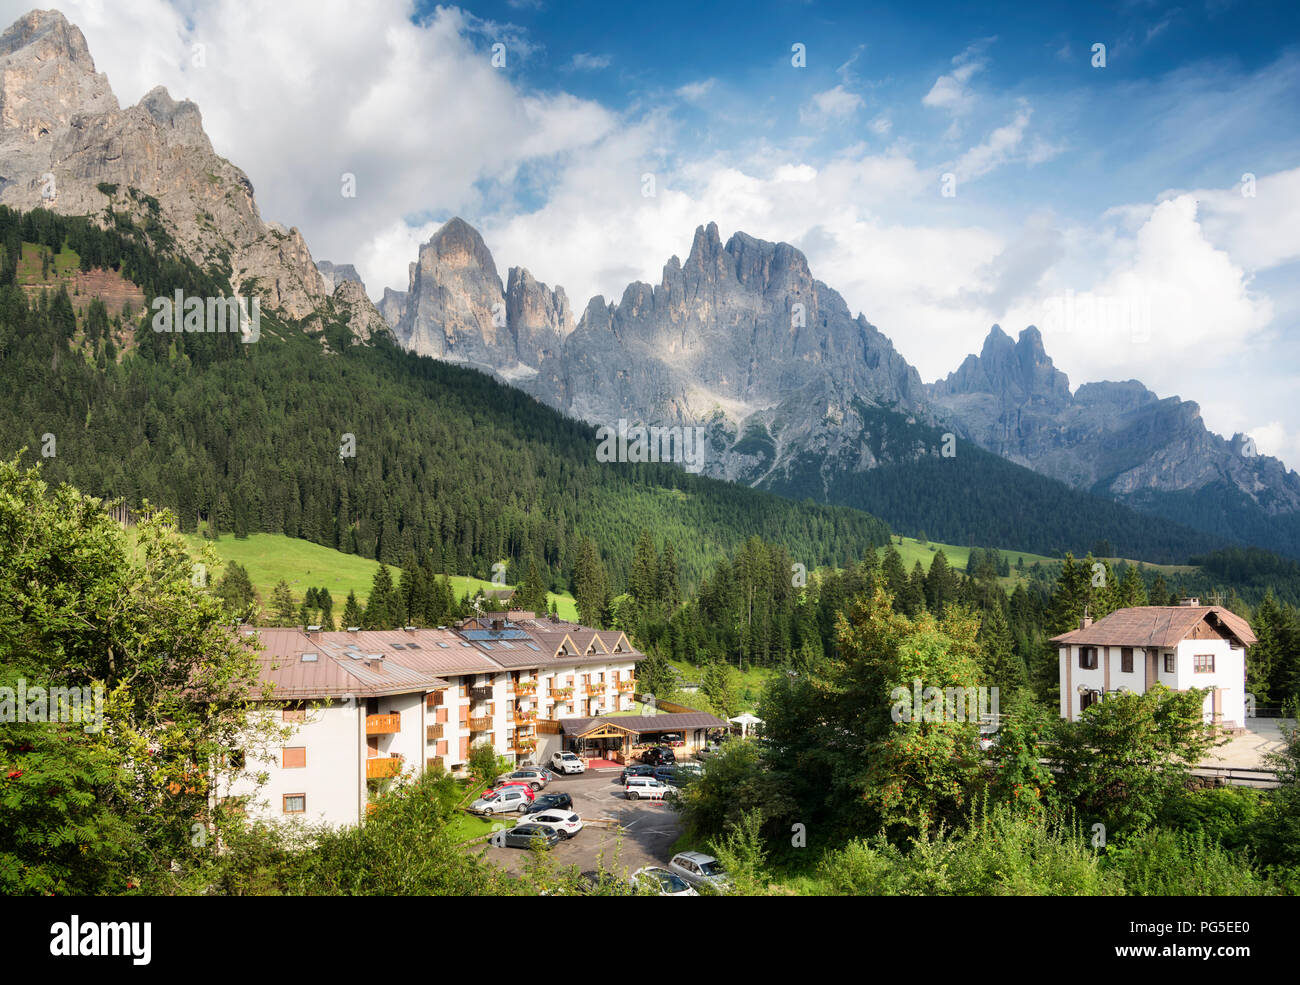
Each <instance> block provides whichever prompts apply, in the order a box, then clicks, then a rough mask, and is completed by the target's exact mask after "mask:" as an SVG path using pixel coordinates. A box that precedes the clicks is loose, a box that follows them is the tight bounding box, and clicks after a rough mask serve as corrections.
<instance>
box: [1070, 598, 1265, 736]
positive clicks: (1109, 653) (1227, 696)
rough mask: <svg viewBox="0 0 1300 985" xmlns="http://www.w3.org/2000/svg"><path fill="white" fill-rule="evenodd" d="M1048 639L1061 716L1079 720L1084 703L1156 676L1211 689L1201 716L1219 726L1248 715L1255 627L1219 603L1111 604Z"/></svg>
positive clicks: (1181, 687)
mask: <svg viewBox="0 0 1300 985" xmlns="http://www.w3.org/2000/svg"><path fill="white" fill-rule="evenodd" d="M1052 642H1054V643H1056V644H1057V645H1058V646H1059V648H1060V649H1059V661H1060V674H1061V678H1060V680H1061V717H1062V718H1065V719H1068V720H1070V721H1075V720H1077V719H1078V717H1079V715H1080V713H1081V712H1082V711H1083V709H1085V708H1087V707H1088V706H1089V705H1091V704H1092V703H1093V702H1095V701H1103V700H1105V696H1106V695H1107V694H1111V693H1114V692H1116V691H1133V692H1136V693H1138V694H1142V693H1145V692H1146V691H1148V690H1149V689H1151V688H1152V687H1154V686H1155V685H1156V684H1157V683H1160V684H1164V685H1166V686H1167V687H1170V688H1173V689H1174V690H1178V691H1185V690H1189V689H1191V688H1208V689H1209V694H1207V695H1206V697H1205V706H1204V711H1205V720H1206V721H1207V722H1215V723H1218V724H1220V725H1222V726H1223V727H1224V728H1241V727H1243V726H1244V725H1245V721H1246V650H1247V648H1249V647H1250V646H1252V645H1253V644H1254V643H1255V642H1256V640H1255V634H1254V633H1253V632H1251V629H1250V624H1249V623H1248V622H1246V620H1245V619H1242V618H1241V616H1239V615H1237V614H1236V613H1234V612H1232V611H1230V610H1228V609H1225V608H1223V607H1222V606H1219V605H1200V604H1199V602H1198V601H1197V600H1196V599H1188V600H1186V601H1185V602H1184V603H1183V604H1182V605H1168V606H1154V605H1148V606H1139V607H1135V608H1129V609H1116V610H1115V611H1114V612H1112V613H1111V614H1110V615H1108V616H1106V617H1105V618H1104V619H1099V620H1097V621H1096V622H1093V621H1092V620H1090V619H1088V618H1086V617H1085V618H1084V619H1083V620H1082V624H1081V625H1080V627H1079V628H1078V629H1075V630H1071V631H1070V632H1068V633H1062V634H1061V635H1060V636H1054V637H1053V638H1052Z"/></svg>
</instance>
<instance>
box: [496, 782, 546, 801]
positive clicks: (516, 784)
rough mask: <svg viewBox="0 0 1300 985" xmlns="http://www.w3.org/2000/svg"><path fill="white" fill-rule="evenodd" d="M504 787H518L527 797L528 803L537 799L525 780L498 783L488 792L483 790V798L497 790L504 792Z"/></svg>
mask: <svg viewBox="0 0 1300 985" xmlns="http://www.w3.org/2000/svg"><path fill="white" fill-rule="evenodd" d="M506 787H519V788H520V789H521V790H523V791H524V793H526V794H527V795H528V799H529V800H530V801H532V800H536V799H537V794H536V792H535V791H534V790H533V788H532V787H531V786H529V785H528V781H527V780H507V781H506V782H505V783H498V784H497V785H496V786H495V787H492V788H490V789H488V790H484V791H483V796H484V797H486V796H487V795H488V794H490V793H495V792H496V791H498V790H504V789H505V788H506Z"/></svg>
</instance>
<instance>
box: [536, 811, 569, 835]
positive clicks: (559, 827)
mask: <svg viewBox="0 0 1300 985" xmlns="http://www.w3.org/2000/svg"><path fill="white" fill-rule="evenodd" d="M528 823H529V824H545V825H547V826H548V827H551V828H554V829H555V830H556V831H558V832H559V833H560V837H562V838H572V837H573V836H574V835H576V834H577V833H578V832H579V831H581V830H582V818H580V817H578V815H577V814H575V813H574V812H573V811H559V810H550V811H538V812H537V813H536V814H529V815H528Z"/></svg>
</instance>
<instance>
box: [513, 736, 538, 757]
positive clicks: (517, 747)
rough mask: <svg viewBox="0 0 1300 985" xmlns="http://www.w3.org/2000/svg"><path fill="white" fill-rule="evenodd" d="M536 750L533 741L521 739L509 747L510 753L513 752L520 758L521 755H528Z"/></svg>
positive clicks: (534, 741) (535, 744)
mask: <svg viewBox="0 0 1300 985" xmlns="http://www.w3.org/2000/svg"><path fill="white" fill-rule="evenodd" d="M536 748H537V742H536V740H534V739H523V740H516V742H515V743H514V745H512V746H511V747H510V751H511V752H513V753H514V754H515V755H517V756H521V755H523V754H525V753H530V752H532V751H533V750H534V749H536Z"/></svg>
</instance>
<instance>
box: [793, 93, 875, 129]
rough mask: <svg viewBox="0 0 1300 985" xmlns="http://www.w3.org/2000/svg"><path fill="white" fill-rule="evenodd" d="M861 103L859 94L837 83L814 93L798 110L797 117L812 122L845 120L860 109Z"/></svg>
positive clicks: (805, 121)
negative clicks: (832, 86) (831, 87)
mask: <svg viewBox="0 0 1300 985" xmlns="http://www.w3.org/2000/svg"><path fill="white" fill-rule="evenodd" d="M862 105H863V102H862V97H861V96H859V95H858V94H857V93H854V92H849V91H848V90H847V89H845V88H844V86H843V85H837V86H835V87H834V88H833V89H827V90H826V91H825V92H819V93H817V94H815V95H814V96H813V97H812V100H811V101H810V102H809V104H808V105H807V106H804V107H803V108H802V109H800V110H799V119H800V120H802V121H803V122H804V123H814V124H820V123H826V122H828V121H832V120H845V119H848V118H849V117H851V116H853V114H854V113H856V112H857V111H858V110H859V109H861V108H862Z"/></svg>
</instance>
